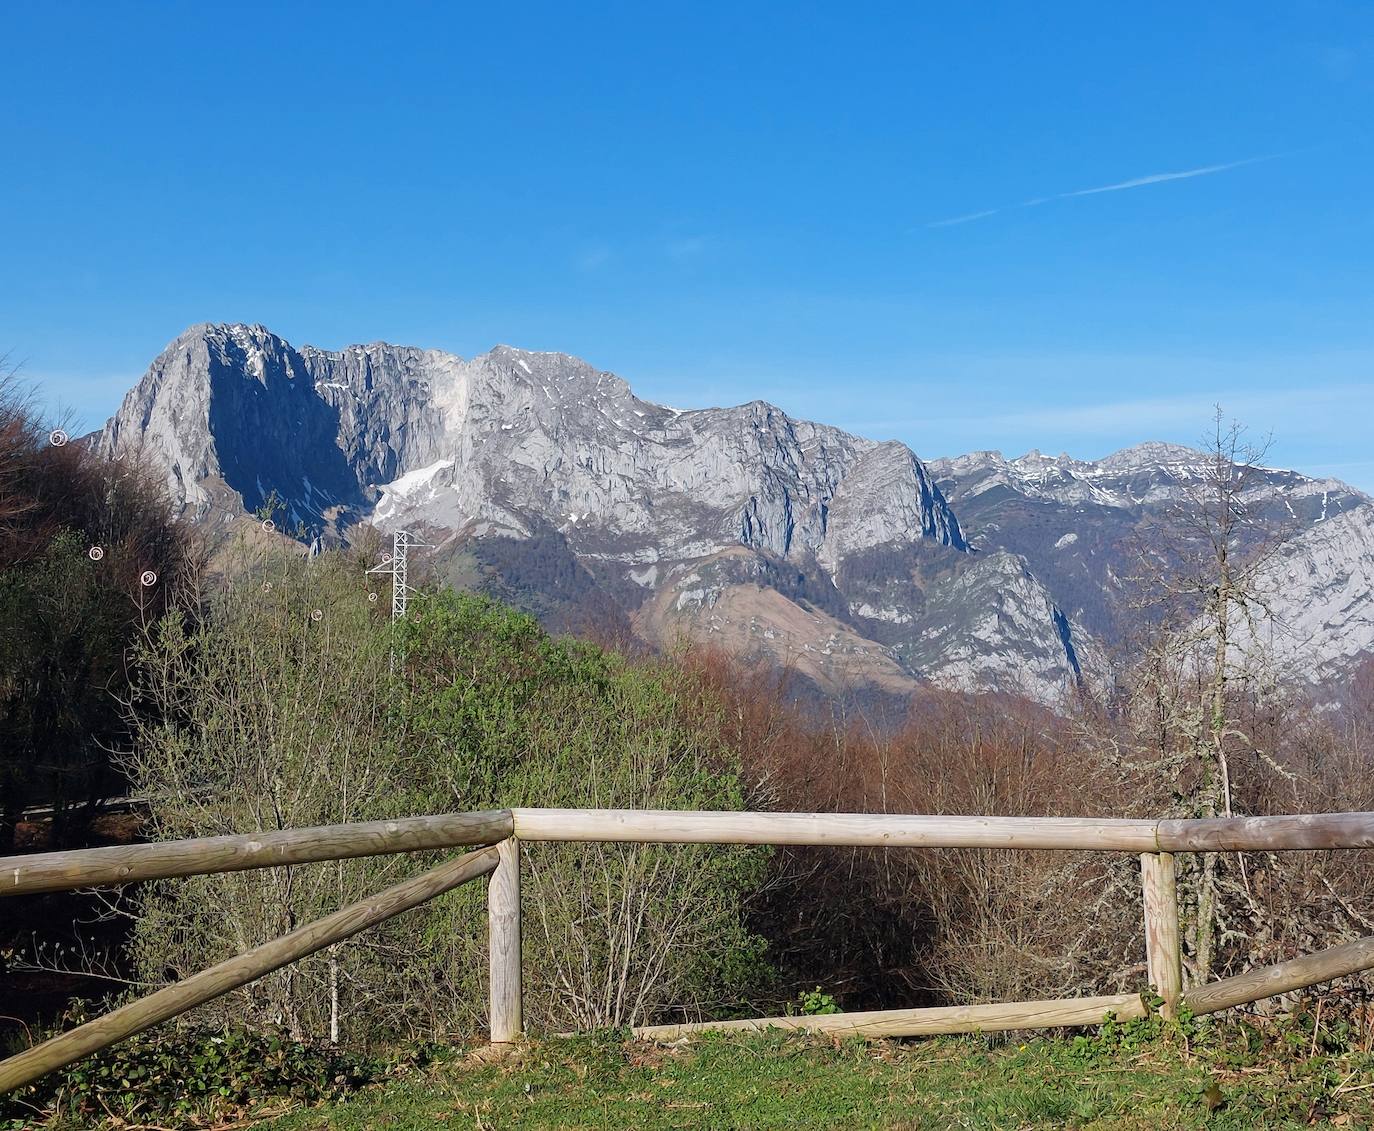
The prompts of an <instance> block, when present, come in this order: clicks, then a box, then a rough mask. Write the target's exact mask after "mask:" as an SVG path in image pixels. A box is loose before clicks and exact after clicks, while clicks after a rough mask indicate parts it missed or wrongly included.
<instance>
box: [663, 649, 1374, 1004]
mask: <svg viewBox="0 0 1374 1131" xmlns="http://www.w3.org/2000/svg"><path fill="white" fill-rule="evenodd" d="M684 662H686V663H688V664H690V665H692V666H694V668H695V670H696V672H697V674H698V678H700V679H701V680H702V681H703V682H704V683H705V684H706V685H707V686H709V687H710V688H711V689H712V691H713V694H715V695H717V696H719V698H720V700H721V701H722V703H723V704H724V709H723V710H722V712H721V717H722V718H723V719H724V720H725V723H724V725H725V726H726V727H727V729H728V731H729V734H728V739H729V741H730V742H732V743H734V744H737V745H738V747H739V749H740V750H741V752H742V757H743V763H744V766H745V769H746V773H747V775H748V777H749V780H750V782H751V783H752V788H753V790H754V795H753V799H752V804H753V805H755V806H757V807H770V808H778V809H784V810H818V811H819V810H832V811H852V812H906V813H966V814H991V815H1004V816H1017V815H1026V816H1031V815H1065V816H1158V815H1162V814H1166V813H1171V812H1175V811H1176V810H1177V809H1178V807H1179V803H1180V798H1183V797H1186V796H1187V795H1188V793H1189V785H1188V783H1187V781H1186V780H1183V779H1182V778H1180V777H1179V776H1178V775H1177V774H1175V775H1173V776H1168V775H1165V774H1162V773H1161V772H1160V767H1159V750H1158V743H1159V735H1158V733H1157V732H1155V731H1152V730H1151V728H1150V727H1149V726H1145V725H1143V724H1142V723H1141V721H1140V720H1139V718H1136V717H1133V716H1132V715H1131V713H1130V712H1129V711H1128V710H1125V709H1120V708H1118V709H1115V710H1111V709H1107V708H1104V707H1101V706H1094V705H1091V704H1087V703H1083V704H1079V705H1077V706H1076V707H1075V708H1074V709H1072V710H1070V711H1068V712H1066V713H1063V714H1055V713H1051V712H1049V711H1047V710H1045V709H1043V708H1040V707H1037V706H1035V705H1033V704H1030V703H1027V702H1025V701H1022V700H1017V699H1013V698H1009V697H1003V696H995V695H984V696H971V695H963V694H954V693H946V692H939V691H931V692H927V693H924V694H922V695H920V696H918V697H916V698H915V699H914V700H913V701H912V704H911V710H910V713H909V715H908V717H907V719H906V720H905V722H904V723H903V724H902V725H901V726H900V727H898V728H896V729H895V730H887V731H884V730H882V729H879V728H878V727H876V726H872V725H870V724H869V723H868V721H867V720H866V719H864V718H863V717H862V715H859V716H857V717H851V718H848V719H836V720H830V721H828V722H825V723H822V724H819V725H818V723H817V721H816V719H815V718H814V717H811V716H809V715H807V714H806V713H804V712H803V711H802V710H801V709H799V708H798V707H796V706H794V705H792V704H791V703H790V702H789V700H788V696H787V693H786V680H785V678H783V677H779V676H778V675H776V674H770V673H768V672H765V671H761V670H757V669H751V668H749V667H747V666H745V665H742V664H740V663H739V662H738V661H736V660H732V659H731V658H729V657H728V656H725V655H723V654H721V653H717V652H711V651H708V650H696V651H693V652H690V653H688V655H687V656H686V657H685V659H684ZM1233 695H1234V700H1235V701H1234V702H1233V703H1232V704H1231V708H1230V709H1231V711H1232V713H1233V714H1234V715H1235V716H1236V717H1237V718H1240V719H1243V720H1244V723H1245V726H1246V728H1247V733H1248V735H1249V738H1250V739H1251V746H1250V753H1249V755H1248V756H1246V755H1245V753H1244V751H1241V752H1239V753H1238V754H1236V755H1233V764H1232V766H1231V776H1232V787H1233V797H1232V803H1233V806H1234V809H1235V811H1236V812H1237V813H1284V812H1302V811H1308V812H1312V811H1331V810H1360V809H1374V774H1371V773H1370V769H1371V758H1370V754H1369V747H1368V737H1369V735H1370V734H1371V730H1372V729H1374V665H1369V666H1367V667H1366V668H1365V669H1364V670H1363V671H1362V673H1361V674H1360V676H1359V677H1357V679H1356V680H1355V681H1354V683H1353V686H1352V688H1351V693H1350V696H1349V701H1348V703H1347V705H1346V706H1345V707H1344V708H1342V709H1341V710H1339V711H1319V710H1316V709H1314V708H1312V706H1311V705H1310V704H1309V703H1307V702H1305V701H1304V700H1302V699H1301V698H1298V697H1290V698H1282V697H1279V696H1277V695H1270V696H1268V697H1267V698H1264V699H1262V700H1261V699H1259V698H1254V699H1247V698H1246V697H1244V696H1242V694H1241V693H1240V692H1239V691H1237V690H1235V689H1233ZM1372 857H1374V853H1369V852H1348V851H1347V852H1326V853H1303V854H1286V855H1282V854H1247V855H1246V857H1245V860H1244V864H1243V868H1242V864H1241V862H1240V861H1239V860H1238V859H1237V858H1236V855H1235V854H1230V855H1229V856H1228V857H1227V858H1226V859H1225V860H1223V861H1222V862H1221V873H1222V875H1223V876H1228V877H1232V878H1233V879H1234V881H1235V882H1234V883H1228V884H1227V885H1226V887H1225V891H1226V893H1227V898H1226V900H1225V901H1224V903H1223V906H1222V908H1221V913H1222V915H1221V922H1222V925H1223V930H1222V932H1221V938H1220V946H1219V953H1218V956H1217V959H1216V961H1215V964H1214V973H1215V974H1218V975H1220V974H1225V973H1230V972H1235V971H1237V970H1239V969H1241V968H1243V967H1244V966H1246V965H1252V964H1257V963H1264V962H1270V961H1276V960H1278V959H1280V958H1285V957H1291V956H1293V955H1295V954H1298V953H1303V952H1307V951H1311V950H1314V949H1318V948H1320V947H1323V946H1328V945H1333V944H1334V943H1336V942H1340V941H1345V940H1347V939H1349V938H1352V937H1355V936H1357V935H1360V934H1367V933H1370V931H1371V930H1374V924H1371V922H1370V917H1371V916H1370V913H1371V910H1374V858H1372ZM1247 887H1248V892H1247ZM1184 911H1185V915H1187V908H1186V907H1185V909H1184ZM754 923H755V926H756V927H757V929H759V930H760V931H761V933H763V934H764V935H765V937H767V938H768V939H769V941H770V944H771V947H772V952H771V953H772V957H773V960H774V961H775V962H776V963H778V964H779V965H780V966H781V968H782V970H783V971H784V981H785V982H786V983H787V984H788V985H789V986H792V987H795V986H797V985H810V984H818V985H821V986H822V987H823V988H825V989H826V990H828V991H830V992H832V993H835V994H836V995H837V996H838V997H839V998H840V999H841V1000H842V1001H843V1002H844V1004H845V1005H846V1006H847V1007H849V1008H858V1007H876V1006H880V1005H887V1006H899V1005H904V1004H925V1003H929V1002H932V1001H941V1000H944V1001H988V1000H998V999H1000V1000H1008V999H1015V998H1030V997H1038V996H1047V995H1060V994H1071V993H1081V992H1085V991H1087V990H1090V989H1093V988H1096V989H1098V990H1099V991H1101V992H1106V990H1107V989H1109V988H1121V989H1131V988H1143V987H1144V985H1145V966H1144V943H1143V936H1142V933H1141V926H1140V880H1139V870H1138V863H1137V861H1136V860H1135V859H1134V858H1133V857H1130V856H1127V855H1116V854H1091V853H1059V852H1008V851H996V850H942V851H926V850H914V849H885V850H877V849H853V850H841V849H829V848H785V849H780V850H778V852H777V853H776V854H775V855H774V857H773V860H772V867H771V871H770V875H769V879H768V883H767V885H766V887H765V890H764V891H763V892H762V893H761V895H760V897H759V899H758V902H757V904H756V907H755V912H754ZM1189 958H1191V956H1189ZM1186 960H1187V959H1186Z"/></svg>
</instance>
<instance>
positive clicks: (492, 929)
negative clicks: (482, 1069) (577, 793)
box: [487, 837, 524, 1045]
mask: <svg viewBox="0 0 1374 1131" xmlns="http://www.w3.org/2000/svg"><path fill="white" fill-rule="evenodd" d="M496 850H497V853H498V854H499V860H500V862H499V863H498V864H497V865H496V871H494V872H493V873H492V874H491V880H490V881H489V883H488V885H487V922H488V927H489V940H490V941H489V949H490V955H491V1040H492V1044H498V1045H500V1044H509V1043H510V1042H511V1041H518V1040H519V1039H520V1037H521V1034H522V1033H523V1031H524V1021H523V1018H522V1015H521V961H520V842H519V841H518V840H516V839H515V838H514V837H510V838H509V839H507V840H503V841H502V842H501V843H500V844H498V845H497V846H496Z"/></svg>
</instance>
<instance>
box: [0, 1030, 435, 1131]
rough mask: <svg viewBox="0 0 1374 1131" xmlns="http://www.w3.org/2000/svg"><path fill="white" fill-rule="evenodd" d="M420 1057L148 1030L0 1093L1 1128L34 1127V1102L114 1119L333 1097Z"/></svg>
mask: <svg viewBox="0 0 1374 1131" xmlns="http://www.w3.org/2000/svg"><path fill="white" fill-rule="evenodd" d="M422 1061H423V1050H418V1051H412V1052H409V1053H407V1054H406V1056H405V1057H404V1058H403V1059H401V1060H388V1059H383V1058H379V1057H368V1056H359V1055H356V1054H353V1053H350V1052H347V1051H345V1050H341V1049H338V1048H330V1047H325V1046H319V1045H306V1044H301V1043H298V1042H294V1041H291V1040H288V1039H286V1038H284V1037H283V1036H281V1035H280V1034H265V1033H250V1032H246V1031H244V1030H242V1029H225V1030H222V1031H220V1032H217V1033H210V1032H194V1033H185V1034H176V1033H173V1032H168V1031H165V1030H163V1031H157V1032H154V1033H151V1034H149V1033H145V1034H141V1035H139V1036H137V1037H133V1038H131V1039H130V1040H128V1041H124V1042H122V1043H121V1044H119V1045H116V1046H115V1047H114V1048H112V1049H107V1050H105V1051H104V1052H100V1053H97V1054H95V1055H94V1056H91V1057H88V1058H86V1059H85V1060H81V1061H78V1062H77V1063H76V1064H73V1065H70V1066H69V1067H67V1068H65V1069H62V1070H60V1071H58V1072H54V1073H52V1074H51V1075H49V1076H46V1077H44V1078H43V1079H42V1080H39V1081H37V1082H35V1083H33V1084H29V1085H27V1086H26V1087H24V1088H20V1089H19V1090H18V1091H15V1092H12V1093H9V1094H7V1095H5V1096H0V1128H16V1129H18V1128H23V1127H31V1126H32V1125H33V1124H32V1119H33V1118H34V1116H35V1114H36V1113H38V1112H43V1113H46V1114H48V1115H61V1116H66V1117H68V1118H73V1119H77V1120H81V1121H83V1122H85V1121H89V1120H100V1121H103V1120H105V1119H109V1120H111V1121H112V1122H115V1124H116V1125H117V1126H118V1125H123V1122H122V1121H126V1120H130V1119H132V1118H133V1117H134V1116H137V1117H138V1118H137V1122H138V1123H140V1124H144V1125H146V1124H148V1123H149V1122H150V1121H151V1120H153V1119H155V1118H164V1119H165V1118H168V1117H177V1116H180V1117H183V1118H185V1117H192V1121H193V1122H196V1123H197V1124H199V1122H200V1120H198V1119H195V1118H194V1117H201V1119H211V1118H215V1117H219V1116H224V1115H226V1114H232V1113H236V1112H240V1111H242V1110H244V1109H251V1108H253V1107H256V1106H259V1105H262V1104H264V1103H267V1102H270V1101H273V1100H292V1101H297V1102H303V1103H309V1102H313V1101H317V1100H321V1099H326V1098H338V1097H340V1096H342V1095H344V1094H345V1093H347V1092H349V1091H351V1090H353V1089H356V1088H358V1087H361V1086H362V1085H364V1084H367V1083H370V1082H372V1081H374V1080H378V1079H381V1078H383V1077H385V1076H387V1075H389V1074H392V1073H394V1072H395V1071H397V1070H399V1069H400V1068H404V1067H408V1066H410V1065H414V1064H418V1063H421V1062H422Z"/></svg>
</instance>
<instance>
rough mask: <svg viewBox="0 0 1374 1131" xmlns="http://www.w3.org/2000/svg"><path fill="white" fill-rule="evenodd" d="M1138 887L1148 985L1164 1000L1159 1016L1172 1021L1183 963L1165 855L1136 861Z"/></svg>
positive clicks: (1170, 863)
mask: <svg viewBox="0 0 1374 1131" xmlns="http://www.w3.org/2000/svg"><path fill="white" fill-rule="evenodd" d="M1140 886H1141V888H1142V889H1143V891H1144V893H1145V963H1146V967H1147V969H1148V970H1149V978H1150V985H1152V986H1154V988H1155V992H1156V993H1158V994H1159V996H1160V997H1162V998H1163V999H1164V1006H1163V1008H1162V1009H1161V1010H1160V1013H1162V1014H1163V1015H1164V1017H1165V1018H1166V1019H1167V1020H1170V1021H1172V1020H1173V1019H1174V1018H1175V1017H1176V1016H1177V1015H1178V1003H1179V1000H1180V998H1181V997H1182V996H1183V959H1182V950H1181V946H1180V942H1179V932H1178V881H1177V878H1176V875H1175V872H1174V857H1173V854H1172V853H1169V852H1145V853H1142V854H1141V857H1140Z"/></svg>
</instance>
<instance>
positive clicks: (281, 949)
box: [0, 847, 498, 1093]
mask: <svg viewBox="0 0 1374 1131" xmlns="http://www.w3.org/2000/svg"><path fill="white" fill-rule="evenodd" d="M497 860H498V853H497V850H496V848H494V847H492V848H484V849H481V850H480V851H477V852H469V853H468V854H467V855H465V856H460V857H458V859H456V860H450V861H448V862H447V863H445V864H441V865H440V866H439V867H437V868H435V869H433V870H432V871H429V872H425V873H423V874H422V875H419V876H415V877H413V878H411V879H409V880H406V881H404V882H403V883H399V884H396V885H395V886H394V887H390V888H387V889H386V890H385V891H383V892H379V893H378V894H377V895H373V896H369V897H368V898H367V899H364V900H361V901H359V902H358V903H354V904H351V905H350V906H348V907H344V908H341V909H340V910H338V911H335V912H334V913H333V914H331V915H326V916H325V917H324V918H323V919H320V920H318V921H316V922H314V923H311V924H309V925H308V926H305V927H300V928H298V929H297V930H294V931H292V932H291V933H290V934H289V935H283V936H282V937H281V938H279V939H274V940H273V941H272V942H269V943H264V944H263V945H262V946H257V947H254V948H253V949H252V950H249V951H245V952H244V953H243V954H240V955H237V956H236V957H234V958H230V959H228V960H226V961H224V962H221V963H219V964H218V965H216V966H211V967H210V968H209V969H208V970H202V971H201V972H200V973H199V974H192V975H191V976H190V977H189V978H186V979H184V980H183V981H180V982H177V983H176V984H175V985H172V986H168V987H167V988H166V989H162V990H158V991H157V992H156V993H152V994H149V995H148V996H147V997H143V998H139V999H138V1000H137V1001H133V1002H130V1003H129V1004H128V1005H123V1006H120V1007H119V1008H118V1009H116V1010H114V1011H112V1012H110V1013H107V1014H106V1015H105V1016H104V1017H98V1018H96V1019H95V1020H94V1021H88V1022H86V1024H84V1025H81V1026H78V1027H77V1028H75V1029H72V1030H71V1031H70V1032H67V1033H63V1034H61V1035H60V1036H57V1037H53V1038H52V1039H51V1040H48V1041H44V1042H43V1043H42V1044H41V1045H35V1046H34V1047H33V1048H31V1049H27V1050H25V1051H24V1052H21V1053H18V1054H17V1055H15V1056H12V1057H10V1058H9V1059H8V1060H5V1061H0V1093H4V1092H8V1091H10V1090H12V1089H14V1088H19V1087H22V1086H23V1085H25V1084H28V1083H30V1082H31V1081H33V1080H37V1079H38V1078H39V1077H40V1076H45V1075H47V1073H49V1072H52V1071H53V1070H54V1069H57V1068H61V1067H63V1066H64V1065H67V1064H71V1063H72V1062H73V1061H77V1060H80V1059H81V1058H82V1057H83V1056H89V1055H90V1054H91V1053H93V1052H99V1051H100V1050H101V1049H103V1048H108V1047H109V1046H110V1045H113V1044H115V1043H116V1042H118V1041H122V1040H124V1039H125V1038H126V1037H132V1036H133V1035H134V1034H135V1033H141V1032H142V1031H143V1030H144V1029H148V1028H151V1027H152V1026H153V1025H156V1024H158V1023H159V1022H162V1021H167V1020H169V1019H170V1018H173V1017H176V1016H178V1015H179V1014H182V1013H185V1012H186V1011H187V1010H189V1009H194V1008H195V1007H196V1006H198V1005H203V1004H204V1003H205V1002H207V1001H210V1000H211V999H212V998H217V997H219V996H220V995H222V994H226V993H228V992H229V991H230V990H233V989H237V988H238V987H239V986H242V985H246V984H247V983H249V982H252V981H255V980H256V979H258V978H261V977H262V976H263V975H264V974H270V973H271V972H272V971H273V970H279V969H281V967H283V966H287V965H289V964H290V963H292V962H295V961H296V960H297V959H299V958H304V957H305V956H306V955H308V954H314V953H315V952H316V951H317V950H323V949H324V948H325V947H327V946H333V945H334V944H335V943H337V942H340V941H342V940H343V939H346V938H349V937H350V936H352V935H356V934H357V933H358V932H359V931H362V930H365V929H366V928H368V927H371V926H374V925H375V924H377V923H380V922H382V921H383V920H386V919H390V918H391V917H392V916H393V915H398V914H400V913H401V912H402V911H407V910H409V909H410V908H412V907H418V906H419V905H420V904H422V903H425V902H426V901H428V900H431V899H433V898H434V897H435V896H438V895H442V894H443V893H444V892H446V891H450V890H452V889H453V888H456V887H458V886H459V885H460V884H465V883H467V882H468V881H469V880H473V879H476V878H477V877H478V876H485V875H487V874H488V873H490V872H491V871H492V870H493V869H494V868H495V867H496V864H497Z"/></svg>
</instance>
